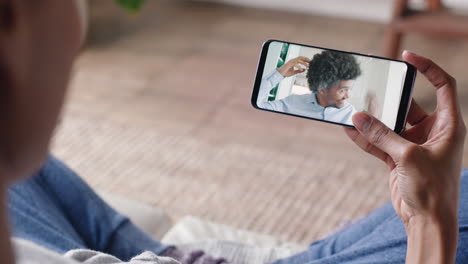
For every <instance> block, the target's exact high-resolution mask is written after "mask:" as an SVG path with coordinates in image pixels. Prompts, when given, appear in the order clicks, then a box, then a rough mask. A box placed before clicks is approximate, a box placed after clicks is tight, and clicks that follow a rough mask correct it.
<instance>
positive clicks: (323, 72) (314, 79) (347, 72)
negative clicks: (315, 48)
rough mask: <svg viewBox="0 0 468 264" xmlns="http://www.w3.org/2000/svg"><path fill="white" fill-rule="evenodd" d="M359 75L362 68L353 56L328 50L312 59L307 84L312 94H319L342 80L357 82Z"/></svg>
mask: <svg viewBox="0 0 468 264" xmlns="http://www.w3.org/2000/svg"><path fill="white" fill-rule="evenodd" d="M359 75H361V68H360V67H359V64H358V63H357V61H356V58H355V57H354V56H353V55H351V54H347V53H341V52H335V51H330V50H326V51H323V52H322V53H319V54H315V55H314V57H313V58H312V61H311V62H310V64H309V70H308V71H307V82H308V83H309V89H310V90H311V91H312V92H318V91H319V90H322V89H325V90H328V89H330V87H332V86H333V85H334V84H336V83H337V82H339V81H342V80H355V79H356V78H357V77H358V76H359Z"/></svg>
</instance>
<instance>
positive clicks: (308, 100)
mask: <svg viewBox="0 0 468 264" xmlns="http://www.w3.org/2000/svg"><path fill="white" fill-rule="evenodd" d="M283 79H284V77H283V75H281V74H280V73H279V72H278V71H277V70H275V71H274V72H272V73H271V74H270V75H268V76H267V77H266V78H264V79H263V80H262V83H261V84H260V91H259V93H258V98H257V105H258V106H259V107H260V108H264V109H268V110H273V111H278V112H285V113H290V114H295V115H300V116H305V117H310V118H314V119H319V120H326V121H331V122H336V123H342V124H348V125H353V121H352V119H351V118H352V116H353V115H354V114H355V113H356V112H357V111H356V109H355V108H354V106H353V105H352V104H350V103H348V102H345V104H344V106H343V107H341V108H337V107H335V106H327V107H323V106H321V105H320V104H319V103H318V101H317V97H316V94H315V93H309V94H303V95H297V94H293V95H290V96H287V97H285V98H283V99H281V100H275V101H268V95H269V92H270V90H271V89H273V87H275V86H276V85H277V84H278V83H279V82H281V81H282V80H283Z"/></svg>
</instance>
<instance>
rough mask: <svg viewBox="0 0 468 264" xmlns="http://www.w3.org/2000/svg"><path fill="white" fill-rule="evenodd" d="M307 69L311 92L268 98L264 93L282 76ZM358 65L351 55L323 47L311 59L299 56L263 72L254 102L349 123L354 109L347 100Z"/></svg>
mask: <svg viewBox="0 0 468 264" xmlns="http://www.w3.org/2000/svg"><path fill="white" fill-rule="evenodd" d="M306 69H309V70H308V71H307V82H308V84H309V89H310V90H311V92H312V93H309V94H302V95H298V94H292V95H289V96H287V97H285V98H283V99H280V100H275V101H268V96H269V93H270V91H271V89H273V87H275V86H276V85H277V84H278V83H280V82H281V81H282V80H283V79H284V78H286V77H291V76H294V75H296V74H299V73H302V72H304V71H305V70H306ZM359 75H361V69H360V67H359V64H358V63H357V61H356V58H355V57H354V56H353V55H350V54H346V53H340V52H333V51H323V52H322V53H319V54H316V55H315V56H314V57H313V59H312V60H310V59H308V58H306V57H303V56H299V57H297V58H294V59H291V60H289V61H288V62H287V63H285V64H284V65H283V66H281V67H280V68H278V69H277V70H275V71H274V72H272V73H271V74H269V75H267V76H266V78H264V79H263V80H262V83H261V85H260V93H259V95H258V106H259V107H261V108H264V109H269V110H274V111H280V112H286V113H291V114H296V115H301V116H306V117H311V118H316V119H321V120H327V121H332V122H337V123H344V124H348V125H352V124H353V122H352V119H351V117H352V116H353V114H354V113H356V112H357V111H356V109H355V108H354V106H353V105H352V104H350V103H349V102H348V101H347V100H348V98H349V92H350V90H351V88H352V87H353V84H354V80H355V79H356V78H357V77H359Z"/></svg>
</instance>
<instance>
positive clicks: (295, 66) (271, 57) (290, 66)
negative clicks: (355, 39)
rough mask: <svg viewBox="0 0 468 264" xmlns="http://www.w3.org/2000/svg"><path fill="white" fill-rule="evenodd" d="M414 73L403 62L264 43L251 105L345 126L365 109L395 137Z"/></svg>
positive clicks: (403, 117)
mask: <svg viewBox="0 0 468 264" xmlns="http://www.w3.org/2000/svg"><path fill="white" fill-rule="evenodd" d="M416 72H417V71H416V68H415V67H414V66H413V65H411V64H409V63H406V62H404V61H399V60H393V59H389V58H383V57H378V56H373V55H365V54H359V53H356V52H348V51H341V50H334V49H328V48H320V47H315V46H310V45H304V44H297V43H292V42H287V41H280V40H268V41H266V42H265V43H264V44H263V47H262V50H261V54H260V59H259V63H258V68H257V74H256V78H255V83H254V89H253V93H252V98H251V102H252V105H253V106H254V107H255V108H257V109H260V110H266V111H271V112H276V113H281V114H286V115H291V116H297V117H302V118H308V119H312V120H318V121H322V122H327V123H333V124H338V125H343V126H349V127H354V126H353V123H352V116H353V115H354V113H356V112H362V111H364V112H368V113H369V114H371V115H373V116H375V117H376V118H378V119H379V120H380V121H382V122H383V123H384V124H385V125H386V126H388V127H389V128H391V129H393V130H394V131H395V132H397V133H400V132H401V131H403V129H404V128H405V125H406V116H407V114H408V110H409V107H410V104H411V97H412V91H413V85H414V80H415V78H416Z"/></svg>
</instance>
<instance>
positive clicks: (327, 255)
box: [275, 169, 468, 264]
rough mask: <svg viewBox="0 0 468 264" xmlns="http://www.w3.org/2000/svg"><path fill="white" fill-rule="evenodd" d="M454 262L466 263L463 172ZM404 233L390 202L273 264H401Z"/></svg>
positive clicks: (467, 176) (467, 214) (467, 192)
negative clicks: (352, 223)
mask: <svg viewBox="0 0 468 264" xmlns="http://www.w3.org/2000/svg"><path fill="white" fill-rule="evenodd" d="M460 187H461V191H460V207H459V218H458V219H459V223H458V224H459V231H460V233H459V238H458V249H457V259H456V263H457V264H458V263H460V264H461V263H468V170H467V169H464V170H463V171H462V180H461V186H460ZM406 240H407V237H406V232H405V229H404V226H403V223H402V221H401V220H400V219H399V217H398V216H397V215H396V213H395V211H394V209H393V207H392V205H391V204H390V203H388V204H386V205H384V206H383V207H381V208H379V209H377V210H376V211H374V212H372V213H371V214H370V215H369V216H367V217H365V218H363V219H361V220H360V221H358V222H357V223H356V224H354V225H351V226H350V227H348V228H346V229H345V230H343V231H340V232H338V233H335V234H333V235H331V236H329V237H327V238H325V239H322V240H320V241H317V242H315V243H313V244H311V245H310V247H309V249H307V250H306V251H305V252H302V253H299V254H297V255H294V256H292V257H289V258H286V259H282V260H278V261H276V262H275V264H283V263H288V264H305V263H308V264H309V263H310V264H313V263H320V264H324V263H346V264H350V263H404V262H405V257H406Z"/></svg>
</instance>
